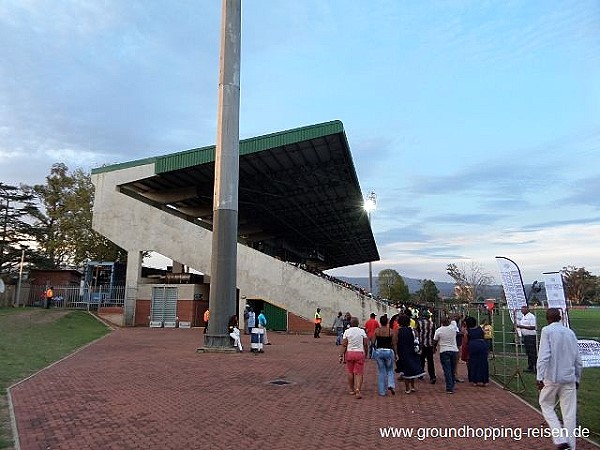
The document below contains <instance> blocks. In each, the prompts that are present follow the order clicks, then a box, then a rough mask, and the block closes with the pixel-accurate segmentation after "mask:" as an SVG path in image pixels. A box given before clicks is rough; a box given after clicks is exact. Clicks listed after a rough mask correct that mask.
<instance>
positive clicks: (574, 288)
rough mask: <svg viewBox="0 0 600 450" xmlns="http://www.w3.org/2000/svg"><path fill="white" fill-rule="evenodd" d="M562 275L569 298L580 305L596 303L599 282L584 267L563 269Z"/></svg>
mask: <svg viewBox="0 0 600 450" xmlns="http://www.w3.org/2000/svg"><path fill="white" fill-rule="evenodd" d="M561 273H562V274H563V276H564V280H565V284H566V288H567V297H568V298H569V300H571V301H572V302H573V303H574V304H576V305H578V304H581V303H583V302H585V301H589V302H591V301H594V300H595V297H596V293H597V286H598V280H597V277H595V276H593V275H592V274H591V273H590V272H588V271H587V270H585V268H584V267H575V266H567V267H563V269H562V270H561Z"/></svg>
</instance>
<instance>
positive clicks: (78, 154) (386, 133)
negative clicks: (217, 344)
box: [0, 0, 600, 281]
mask: <svg viewBox="0 0 600 450" xmlns="http://www.w3.org/2000/svg"><path fill="white" fill-rule="evenodd" d="M242 8H243V18H242V65H241V113H240V114H241V116H240V136H241V137H242V138H245V137H251V136H256V135H261V134H266V133H270V132H275V131H280V130H285V129H289V128H295V127H299V126H304V125H310V124H313V123H318V122H324V121H329V120H334V119H339V120H341V121H342V122H343V123H344V127H345V129H346V133H347V136H348V140H349V143H350V148H351V151H352V155H353V159H354V163H355V166H356V170H357V173H358V177H359V181H360V184H361V188H362V189H363V191H364V193H365V195H366V194H367V193H368V192H370V191H375V192H376V193H377V196H378V207H377V210H376V211H375V212H374V213H373V229H374V233H375V238H376V241H377V243H378V248H379V252H380V255H381V261H380V262H376V263H374V265H373V268H374V269H373V270H374V273H375V274H376V273H377V272H378V271H379V270H382V269H385V268H393V269H396V270H398V272H400V273H401V274H402V275H405V276H409V277H414V278H431V279H434V280H440V281H441V280H444V281H448V280H449V278H448V277H447V276H446V275H445V268H446V266H447V265H448V264H449V263H457V264H461V263H463V262H464V263H469V262H470V261H476V262H478V263H480V264H482V265H483V266H484V267H486V268H487V270H488V271H489V272H490V273H492V274H493V275H494V276H495V277H496V279H499V276H498V274H497V267H496V263H495V260H494V257H495V256H506V257H509V258H511V259H514V260H515V261H516V262H517V263H518V264H519V265H520V267H521V269H522V271H523V274H524V278H525V280H526V281H533V280H534V279H541V276H540V274H541V272H545V271H554V270H559V269H561V268H562V267H563V266H566V265H576V266H578V267H580V266H584V267H586V268H587V269H588V270H590V271H591V272H592V273H594V274H596V275H598V274H600V257H599V254H600V176H599V172H600V3H599V2H598V1H597V0H590V1H587V0H577V1H510V0H509V1H459V0H456V1H424V2H408V1H398V0H393V1H368V2H367V1H358V0H356V1H354V0H343V1H341V0H340V1H334V0H331V1H326V2H324V1H322V0H303V1H300V2H287V1H286V2H282V1H275V0H270V1H267V0H254V1H246V2H244V3H243V6H242ZM220 9H221V2H220V1H218V0H205V1H202V2H198V1H192V0H190V1H186V0H176V1H172V0H171V1H158V0H157V1H151V0H145V1H135V0H128V1H127V2H123V1H120V0H104V1H76V0H72V1H70V0H61V1H60V2H56V1H50V0H48V1H46V0H3V1H2V2H0V42H1V43H2V44H1V45H0V61H1V63H0V79H1V80H2V82H1V83H0V181H3V182H6V183H19V182H24V183H30V184H31V183H39V182H43V180H44V177H45V176H46V175H47V174H48V172H49V168H50V166H51V165H52V163H54V162H57V161H61V162H65V163H66V164H67V165H68V166H69V167H71V168H72V169H74V168H76V167H81V168H84V169H86V170H87V169H90V168H92V167H97V166H100V165H102V164H109V163H118V162H125V161H129V160H133V159H138V158H143V157H148V156H152V155H159V154H166V153H171V152H175V151H179V150H184V149H188V148H194V147H199V146H204V145H212V144H214V142H215V135H216V106H217V105H216V103H217V85H218V60H219V39H220V37H219V29H220ZM333 273H334V274H336V275H351V276H367V266H366V264H363V265H358V266H354V267H349V268H340V269H336V270H334V271H333Z"/></svg>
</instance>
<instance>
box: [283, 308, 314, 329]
mask: <svg viewBox="0 0 600 450" xmlns="http://www.w3.org/2000/svg"><path fill="white" fill-rule="evenodd" d="M314 331H315V324H314V323H313V322H312V321H311V320H308V319H305V318H304V317H300V316H297V315H296V314H294V313H291V312H288V333H299V334H313V333H314Z"/></svg>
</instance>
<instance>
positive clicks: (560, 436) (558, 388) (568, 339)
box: [537, 308, 583, 450]
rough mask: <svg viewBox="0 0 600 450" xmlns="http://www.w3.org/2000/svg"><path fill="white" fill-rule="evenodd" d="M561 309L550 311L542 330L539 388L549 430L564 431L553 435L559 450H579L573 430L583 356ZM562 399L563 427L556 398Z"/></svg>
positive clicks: (538, 362) (538, 361)
mask: <svg viewBox="0 0 600 450" xmlns="http://www.w3.org/2000/svg"><path fill="white" fill-rule="evenodd" d="M560 319H561V315H560V311H559V310H558V309H557V308H550V309H548V311H547V312H546V320H547V321H548V325H547V326H545V327H544V328H542V335H541V337H540V354H539V356H538V360H537V386H538V389H539V390H540V398H539V403H540V407H541V409H542V414H543V415H544V419H546V422H547V423H548V427H550V428H552V429H553V430H554V429H558V430H561V428H563V427H564V430H567V431H568V436H565V433H564V430H561V432H560V433H559V432H558V431H557V432H555V433H553V434H552V440H553V441H554V444H555V445H556V448H557V449H562V450H565V449H567V450H568V449H572V450H575V437H574V436H573V431H574V429H575V425H576V418H577V388H578V387H579V380H580V379H581V369H582V367H583V364H582V362H581V355H580V354H579V347H578V346H577V337H576V336H575V333H573V331H572V330H571V329H569V328H567V327H565V326H563V325H562V324H561V323H560ZM557 397H558V398H559V400H560V411H561V413H562V417H563V426H562V427H561V424H560V421H559V420H558V417H557V416H556V412H555V411H554V407H555V405H556V398H557Z"/></svg>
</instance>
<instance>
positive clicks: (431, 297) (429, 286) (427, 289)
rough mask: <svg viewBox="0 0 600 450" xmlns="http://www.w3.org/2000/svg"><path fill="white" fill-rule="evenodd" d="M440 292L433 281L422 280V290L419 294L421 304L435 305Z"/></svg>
mask: <svg viewBox="0 0 600 450" xmlns="http://www.w3.org/2000/svg"><path fill="white" fill-rule="evenodd" d="M439 293H440V291H439V289H438V288H437V286H436V285H435V283H434V282H433V281H431V280H422V281H421V289H419V291H418V292H417V295H418V297H419V302H420V303H435V302H436V300H437V299H438V295H439Z"/></svg>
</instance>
